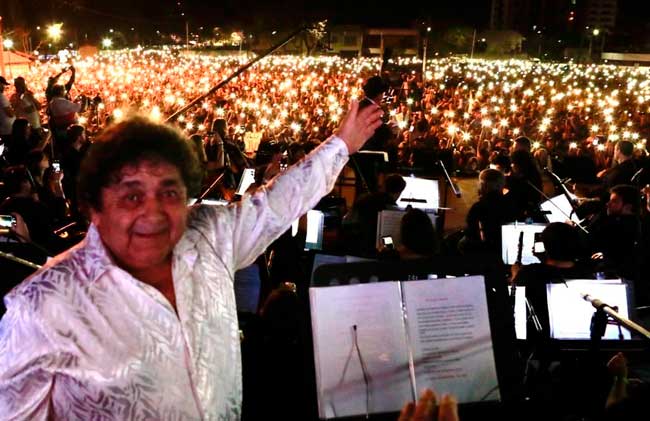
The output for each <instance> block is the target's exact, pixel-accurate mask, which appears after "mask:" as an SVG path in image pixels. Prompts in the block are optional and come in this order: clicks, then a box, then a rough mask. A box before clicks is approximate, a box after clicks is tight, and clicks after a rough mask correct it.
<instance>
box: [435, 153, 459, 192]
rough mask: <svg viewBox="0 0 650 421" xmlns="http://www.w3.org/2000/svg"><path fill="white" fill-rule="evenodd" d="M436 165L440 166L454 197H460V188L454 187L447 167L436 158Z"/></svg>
mask: <svg viewBox="0 0 650 421" xmlns="http://www.w3.org/2000/svg"><path fill="white" fill-rule="evenodd" d="M438 165H440V167H442V172H443V173H444V174H445V179H446V180H447V183H449V186H450V187H451V191H452V192H453V193H454V195H455V196H456V197H461V193H460V189H459V188H458V187H456V185H455V184H454V182H453V181H452V180H451V177H450V176H449V173H448V172H447V167H445V163H444V162H442V159H439V160H438Z"/></svg>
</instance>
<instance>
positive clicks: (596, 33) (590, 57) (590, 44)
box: [589, 28, 602, 61]
mask: <svg viewBox="0 0 650 421" xmlns="http://www.w3.org/2000/svg"><path fill="white" fill-rule="evenodd" d="M598 34H600V30H599V29H598V28H595V29H594V30H593V32H592V33H591V36H590V37H589V61H592V60H593V57H592V56H591V55H592V51H593V43H594V37H597V36H598ZM601 53H602V51H601Z"/></svg>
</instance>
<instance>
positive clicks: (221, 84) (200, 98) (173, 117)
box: [165, 25, 311, 204]
mask: <svg viewBox="0 0 650 421" xmlns="http://www.w3.org/2000/svg"><path fill="white" fill-rule="evenodd" d="M310 28H311V26H309V25H303V26H301V27H300V28H298V29H296V30H295V31H294V32H292V33H291V34H289V35H288V36H287V37H286V38H285V39H284V40H282V41H281V42H279V43H278V44H276V45H274V46H272V47H271V48H269V49H268V50H267V51H266V52H265V53H264V54H262V55H260V56H258V57H255V58H254V59H253V60H251V61H249V62H248V63H246V64H244V65H243V66H241V67H240V68H239V69H237V70H236V71H235V72H234V73H233V74H231V75H230V76H228V77H227V78H225V79H224V80H222V81H221V82H219V83H218V84H216V85H215V86H213V87H212V88H211V89H210V90H209V91H208V92H206V93H205V94H203V95H200V96H198V97H196V98H194V99H193V100H192V101H190V102H189V103H188V104H187V105H186V106H184V107H183V108H181V109H180V110H178V111H176V112H175V113H174V114H172V115H170V116H169V117H167V119H166V120H165V122H166V123H169V122H172V121H174V120H176V118H178V116H180V115H181V114H183V113H184V112H186V111H187V110H189V109H190V108H192V107H194V106H195V105H196V104H198V103H199V102H201V101H203V100H204V99H205V98H207V97H209V96H210V95H212V94H213V93H215V92H217V91H218V90H219V89H221V88H222V87H224V86H225V85H227V84H228V83H230V81H231V80H233V79H234V78H236V77H237V76H239V75H240V74H242V73H244V72H245V71H246V70H248V69H249V68H250V67H251V66H253V65H254V64H255V63H257V62H258V61H260V60H262V59H263V58H265V57H266V56H268V55H270V54H272V53H274V52H275V51H277V50H279V49H280V48H282V47H284V46H285V45H286V44H288V43H289V42H290V41H291V40H292V39H294V38H295V37H296V36H298V35H299V34H300V33H302V31H305V30H308V29H310ZM222 141H224V142H225V140H224V139H222ZM223 148H224V149H223V150H224V153H225V151H226V147H225V143H224V145H223ZM224 162H225V156H224ZM224 174H225V171H224V173H222V174H221V175H220V176H219V177H217V179H216V180H215V181H214V182H213V183H212V184H210V186H209V187H208V188H207V189H206V190H205V191H204V192H203V193H201V195H200V196H199V198H198V199H197V200H196V202H194V204H199V203H201V202H202V201H203V199H205V197H206V196H207V195H208V194H209V193H210V192H211V191H212V190H213V189H214V188H215V187H216V185H217V184H218V183H219V181H221V180H222V179H223V177H224Z"/></svg>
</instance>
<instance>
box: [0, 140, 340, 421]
mask: <svg viewBox="0 0 650 421" xmlns="http://www.w3.org/2000/svg"><path fill="white" fill-rule="evenodd" d="M347 159H348V150H347V146H346V145H345V143H344V142H343V141H342V140H341V139H339V138H337V137H333V138H331V139H330V140H328V141H326V142H324V143H323V144H322V145H321V146H319V147H318V148H317V149H316V150H315V151H314V152H312V153H311V154H310V155H309V156H308V157H307V158H306V159H304V160H302V161H301V162H299V163H298V164H296V165H294V166H292V167H290V168H289V169H287V170H286V171H285V172H284V173H282V174H281V175H280V176H278V177H277V178H276V179H274V180H273V181H272V182H271V183H270V185H268V186H266V187H263V188H260V189H258V190H257V191H256V192H254V193H252V194H251V195H248V194H247V195H245V196H244V197H243V198H242V201H241V202H238V203H237V204H234V205H230V206H226V207H220V206H198V207H196V208H195V209H194V210H192V211H191V213H190V217H189V220H188V227H187V230H186V231H185V233H184V235H183V237H182V238H181V240H180V241H179V243H178V244H177V245H176V247H175V248H174V252H173V263H172V273H173V281H174V291H175V294H176V304H177V311H178V315H177V314H176V313H175V311H174V309H173V308H172V306H171V305H170V303H169V301H167V300H166V299H165V298H164V296H163V295H162V294H161V293H160V292H159V291H158V290H156V289H155V288H154V287H152V286H150V285H148V284H145V283H143V282H140V281H138V280H137V279H135V278H133V277H132V276H131V275H130V274H128V273H127V272H126V271H124V270H123V269H121V268H119V267H118V266H116V264H115V263H114V262H113V260H112V258H111V256H110V255H109V253H108V251H107V250H106V248H105V247H104V245H103V243H102V241H101V238H100V236H99V233H98V231H97V229H96V228H95V227H94V226H91V227H90V229H89V231H88V234H87V236H86V238H85V239H84V241H83V242H82V243H81V244H79V245H78V246H76V247H75V248H73V249H71V250H69V251H67V252H66V253H63V254H61V255H59V256H58V257H56V258H55V259H54V260H53V261H52V262H50V263H49V264H48V265H47V267H46V268H44V269H41V270H39V271H38V272H37V273H36V274H35V275H33V276H32V277H30V278H28V279H27V280H25V281H24V282H23V283H22V284H21V285H19V286H18V287H16V288H15V289H14V290H13V291H12V292H10V293H9V294H8V295H7V296H6V297H5V303H6V307H7V313H6V314H5V316H4V318H3V319H2V321H1V322H0V419H3V420H5V419H11V420H14V419H17V420H47V419H61V420H145V419H146V420H150V419H151V420H153V419H155V420H195V419H205V420H232V419H235V420H236V419H239V417H240V414H241V399H242V383H241V356H240V343H239V326H238V323H237V311H236V307H235V295H234V290H233V274H234V272H235V271H236V270H238V269H240V268H243V267H246V266H248V265H249V264H251V263H252V262H253V261H254V260H255V259H256V257H257V256H259V255H260V254H261V253H262V252H263V251H264V249H265V248H266V247H267V246H268V245H269V244H270V243H271V242H272V241H273V240H274V239H276V238H277V237H278V236H280V235H281V234H282V233H283V232H284V231H286V230H287V229H288V228H289V226H290V225H291V223H292V222H293V221H294V220H295V219H297V218H298V217H299V216H300V215H302V214H304V213H305V212H306V211H307V210H309V209H311V208H312V207H313V206H315V205H316V203H318V201H319V200H320V198H321V197H322V196H323V195H325V194H327V193H328V192H329V191H331V189H332V188H333V187H334V183H335V181H336V178H337V176H338V174H339V172H340V171H341V169H342V168H343V166H344V165H345V163H346V162H347Z"/></svg>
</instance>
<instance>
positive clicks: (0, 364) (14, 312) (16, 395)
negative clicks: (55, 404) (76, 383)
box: [0, 299, 54, 421]
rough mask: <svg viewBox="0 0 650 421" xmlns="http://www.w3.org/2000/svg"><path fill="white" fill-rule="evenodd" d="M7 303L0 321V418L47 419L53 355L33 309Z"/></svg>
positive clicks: (12, 302)
mask: <svg viewBox="0 0 650 421" xmlns="http://www.w3.org/2000/svg"><path fill="white" fill-rule="evenodd" d="M5 302H6V303H7V308H8V310H7V313H6V314H5V315H4V317H3V318H2V321H0V414H1V415H0V418H2V419H9V420H43V421H45V420H47V419H49V418H50V417H51V416H52V414H51V413H50V410H51V408H50V407H51V405H50V399H51V392H52V387H53V384H54V374H53V373H54V370H53V369H52V367H53V365H54V363H53V361H54V358H53V354H52V353H51V348H50V347H49V345H48V344H49V341H48V340H47V339H46V337H45V335H44V334H43V332H42V329H41V327H40V326H39V324H38V323H37V322H36V321H35V320H34V315H33V313H32V312H31V310H28V309H26V308H25V306H22V305H20V300H19V299H14V300H11V302H9V300H7V299H5Z"/></svg>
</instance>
